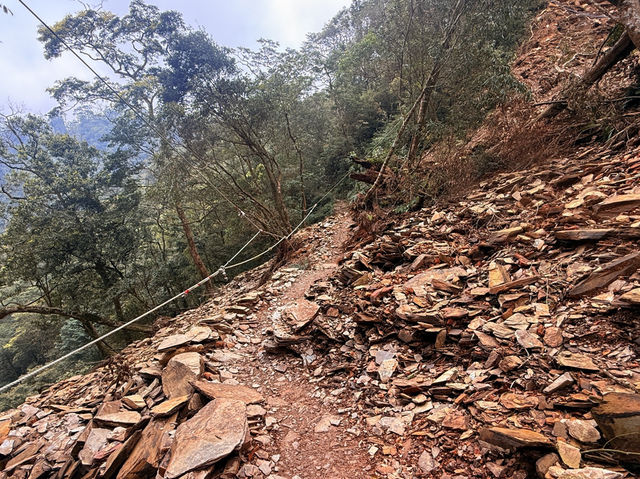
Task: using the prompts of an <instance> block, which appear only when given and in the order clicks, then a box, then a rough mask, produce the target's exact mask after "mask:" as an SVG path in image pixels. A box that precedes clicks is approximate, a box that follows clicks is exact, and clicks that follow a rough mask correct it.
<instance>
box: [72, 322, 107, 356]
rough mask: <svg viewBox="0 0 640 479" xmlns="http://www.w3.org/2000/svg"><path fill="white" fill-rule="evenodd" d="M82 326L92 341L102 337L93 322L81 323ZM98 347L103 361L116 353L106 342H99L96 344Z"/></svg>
mask: <svg viewBox="0 0 640 479" xmlns="http://www.w3.org/2000/svg"><path fill="white" fill-rule="evenodd" d="M80 324H82V329H84V331H85V332H86V333H87V335H88V336H89V337H90V338H91V339H92V340H94V339H98V338H99V337H100V335H99V334H98V331H97V330H96V328H95V327H94V325H93V323H92V322H91V321H80ZM96 347H97V348H98V351H100V355H101V356H102V358H103V359H106V358H108V357H109V356H111V355H112V354H113V353H114V352H115V350H114V349H113V348H112V347H111V346H109V345H108V344H107V342H106V341H104V340H102V341H98V342H97V343H96Z"/></svg>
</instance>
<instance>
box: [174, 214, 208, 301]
mask: <svg viewBox="0 0 640 479" xmlns="http://www.w3.org/2000/svg"><path fill="white" fill-rule="evenodd" d="M175 208H176V213H178V218H180V224H181V225H182V230H183V231H184V236H185V238H186V239H187V246H188V248H189V255H190V256H191V259H192V260H193V264H194V265H195V267H196V269H197V270H198V273H199V274H200V277H201V278H202V279H204V278H206V277H208V276H209V274H210V273H209V270H208V269H207V267H206V266H205V264H204V261H202V258H201V257H200V253H199V252H198V247H197V245H196V241H195V239H194V237H193V230H192V229H191V225H190V224H189V220H188V218H187V215H186V214H185V212H184V209H183V208H182V205H181V204H180V203H179V202H178V201H176V202H175ZM205 287H206V288H207V293H209V295H212V294H213V293H214V288H213V285H212V284H211V281H207V282H206V283H205Z"/></svg>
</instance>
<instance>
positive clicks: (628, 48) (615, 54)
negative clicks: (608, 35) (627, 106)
mask: <svg viewBox="0 0 640 479" xmlns="http://www.w3.org/2000/svg"><path fill="white" fill-rule="evenodd" d="M634 48H635V45H634V42H633V41H632V39H631V37H630V36H629V33H628V30H627V31H625V32H624V33H623V34H622V36H621V37H620V38H619V39H618V41H617V42H616V43H615V44H614V45H613V47H611V48H610V49H609V51H607V53H605V54H604V55H602V56H601V57H600V59H599V60H598V61H597V62H596V64H595V65H594V66H593V67H592V68H591V69H590V70H588V71H587V72H586V73H585V74H584V75H583V76H582V78H580V80H578V81H577V82H573V83H571V84H570V85H569V86H568V87H566V88H565V89H564V90H563V91H562V93H561V94H560V95H558V96H557V97H556V99H554V101H553V102H552V104H551V105H549V106H548V107H547V108H546V109H545V110H544V111H543V112H542V113H541V114H540V115H538V118H537V119H538V120H540V119H542V118H550V117H553V116H555V115H557V114H558V113H560V112H561V111H562V110H564V109H565V108H566V107H567V101H566V98H567V96H569V95H570V94H571V93H572V92H573V91H575V90H577V89H580V88H583V89H585V90H586V89H587V88H589V87H591V86H592V85H593V84H594V83H596V82H597V81H598V80H600V79H601V78H602V77H603V76H604V74H605V73H607V72H608V71H609V69H611V67H613V66H614V65H615V64H616V63H618V62H619V61H620V60H623V59H624V58H626V57H628V56H629V54H630V53H631V52H632V51H633V50H634Z"/></svg>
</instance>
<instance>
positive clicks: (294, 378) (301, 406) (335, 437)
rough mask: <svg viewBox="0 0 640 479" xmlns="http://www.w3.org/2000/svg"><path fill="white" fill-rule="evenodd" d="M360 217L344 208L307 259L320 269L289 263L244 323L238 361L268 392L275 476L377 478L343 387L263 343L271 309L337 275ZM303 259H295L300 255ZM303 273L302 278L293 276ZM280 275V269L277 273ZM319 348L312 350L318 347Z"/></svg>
mask: <svg viewBox="0 0 640 479" xmlns="http://www.w3.org/2000/svg"><path fill="white" fill-rule="evenodd" d="M351 226H352V221H351V219H350V217H349V215H348V213H346V212H344V211H343V212H340V213H338V214H337V215H336V216H334V217H333V218H332V220H331V221H327V222H325V223H323V224H321V225H319V226H317V227H316V228H315V229H314V232H313V233H311V234H312V235H314V236H320V240H318V238H317V237H315V238H313V240H314V241H313V243H315V244H316V245H317V244H318V243H320V244H319V245H318V246H316V247H315V248H314V249H313V250H312V251H306V252H305V253H304V254H303V255H302V257H301V258H300V259H299V261H300V262H301V263H304V264H309V265H313V266H312V268H313V269H299V270H297V271H294V270H292V268H286V269H285V270H286V271H285V273H286V280H284V283H283V284H280V285H278V281H276V283H275V285H274V286H275V288H277V289H278V291H276V292H275V294H274V297H273V298H272V300H271V301H269V303H268V304H265V305H264V306H263V307H262V308H261V309H260V310H258V311H257V312H256V314H255V318H254V319H253V321H252V322H250V323H247V324H245V325H242V328H243V329H245V331H244V334H246V340H247V341H246V342H245V343H243V344H241V345H240V346H239V347H238V348H237V349H234V352H236V351H237V352H240V353H241V354H242V355H243V356H244V357H245V358H246V360H245V361H241V362H239V363H236V364H235V365H234V366H235V367H236V368H237V370H238V371H237V373H236V374H234V377H235V378H236V379H237V380H238V381H240V382H243V383H245V384H251V385H254V386H258V385H259V390H260V391H261V392H262V394H263V395H264V396H265V398H266V402H267V404H266V406H265V407H266V409H267V414H266V421H265V422H266V426H267V429H268V431H269V436H268V437H262V438H259V441H262V442H263V443H264V447H263V448H262V449H263V450H264V451H267V452H268V454H269V456H270V457H269V459H272V460H273V458H274V456H275V458H277V459H278V461H277V471H276V470H274V471H273V474H274V476H273V477H278V476H282V477H285V478H301V479H315V478H335V479H342V478H344V479H347V478H349V479H357V478H369V477H375V476H374V474H373V473H372V472H371V471H372V470H373V466H372V464H371V458H370V456H369V454H368V453H367V451H366V449H365V447H366V446H365V445H363V442H362V438H361V431H359V430H358V429H357V428H355V427H352V423H353V422H354V421H353V419H355V418H352V417H351V416H350V414H351V410H348V409H347V408H341V407H340V402H341V400H340V398H339V396H340V395H341V391H340V390H339V389H337V390H335V391H332V393H330V394H326V393H325V392H324V390H323V389H321V388H319V387H317V386H316V385H315V384H314V383H317V382H318V379H317V378H315V377H314V375H313V371H312V369H313V365H312V366H311V367H307V366H305V365H304V364H303V361H302V359H301V358H300V357H297V356H295V355H293V354H291V353H279V354H269V353H266V352H265V351H263V350H262V348H261V346H260V344H259V343H260V342H262V340H263V339H265V337H266V333H267V330H268V329H269V328H270V327H271V315H272V314H273V313H274V311H276V310H277V309H278V308H281V307H282V306H284V305H286V304H289V303H291V302H292V301H295V300H298V299H301V298H304V293H305V292H306V291H307V289H308V288H309V287H310V286H311V285H312V284H314V283H315V282H317V281H323V280H326V279H327V278H329V277H330V276H331V275H332V274H333V273H334V272H335V270H336V268H337V267H338V261H339V260H340V258H341V257H342V255H343V249H342V245H343V244H344V243H345V242H346V240H347V239H349V237H350V234H351ZM294 262H295V261H294ZM292 275H295V279H293V280H292V279H290V278H291V276H292ZM277 277H278V276H277V275H276V278H277ZM310 353H312V352H310Z"/></svg>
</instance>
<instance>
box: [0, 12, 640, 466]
mask: <svg viewBox="0 0 640 479" xmlns="http://www.w3.org/2000/svg"><path fill="white" fill-rule="evenodd" d="M574 18H575V20H572V19H574ZM609 27H611V23H610V21H609V20H608V18H607V17H606V15H605V14H604V13H602V12H601V11H600V10H599V9H596V8H594V7H592V6H591V4H590V3H586V2H580V1H572V2H568V1H554V2H550V4H549V7H548V8H547V9H546V10H545V11H544V12H543V13H542V14H541V15H540V16H539V17H538V18H537V19H536V21H535V22H534V24H533V26H532V37H531V39H530V40H529V41H528V43H527V44H526V45H524V46H523V48H522V52H521V55H520V57H519V60H518V61H517V62H516V64H515V66H514V70H515V72H516V74H518V75H520V76H521V77H522V78H524V79H525V81H527V82H529V86H530V87H531V89H532V91H533V94H534V95H535V96H537V97H538V98H537V99H544V98H551V97H552V96H553V95H554V93H555V85H557V84H558V82H559V81H564V80H563V78H565V77H563V73H562V72H560V73H558V71H557V66H558V65H559V64H562V65H565V66H566V68H575V71H576V72H577V71H579V69H580V68H586V67H588V65H589V63H590V61H592V59H593V55H594V54H595V51H593V50H587V51H586V52H585V54H584V58H583V56H582V55H581V54H575V55H573V54H571V57H570V58H566V59H564V58H560V57H559V56H557V55H558V54H559V52H561V51H562V50H563V49H565V50H570V48H569V47H571V46H572V45H573V43H572V42H574V41H575V42H578V43H577V46H576V45H573V47H572V48H574V49H575V51H581V50H580V49H581V48H585V49H586V46H593V45H596V49H597V45H599V42H602V40H603V39H604V37H605V36H606V32H607V29H608V28H609ZM579 33H581V34H579ZM563 42H566V43H563ZM634 61H635V59H633V58H632V59H629V60H628V61H626V62H625V63H622V64H620V65H618V66H617V67H616V69H615V70H614V71H613V72H611V73H612V75H618V76H621V77H622V76H624V73H625V72H629V71H630V69H632V68H633V65H634ZM574 62H575V63H574ZM567 78H568V77H567ZM604 81H607V82H608V81H612V80H611V79H610V78H608V77H607V78H605V80H604ZM612 82H613V81H612ZM611 84H612V85H613V83H611ZM618 87H619V85H618ZM618 87H616V88H618ZM532 111H533V113H534V114H535V110H532ZM490 128H491V122H490V121H489V122H488V123H487V125H485V126H484V127H483V129H484V132H483V129H481V131H479V133H478V137H477V138H476V139H475V140H474V141H477V142H481V141H486V138H491V137H492V136H491V133H492V132H491V131H489V130H490ZM483 135H484V136H483ZM639 179H640V147H638V146H634V139H633V138H628V139H626V140H625V142H624V143H623V144H620V142H613V143H603V142H596V141H589V142H584V144H582V145H581V146H575V145H574V146H573V147H572V148H570V149H568V150H567V149H565V150H563V154H562V155H554V156H551V157H548V158H545V159H544V161H540V162H539V163H538V164H537V165H535V166H531V167H528V168H526V169H522V170H518V171H512V172H509V173H502V174H495V175H493V176H492V177H491V178H489V179H487V180H486V181H484V182H482V183H480V184H478V185H477V186H476V187H475V188H473V190H472V191H469V192H468V193H467V194H465V195H464V197H463V198H461V199H457V200H450V201H442V202H441V203H439V204H436V205H435V206H433V207H429V208H427V209H423V210H421V211H418V212H415V213H411V214H406V215H397V216H393V217H392V216H390V217H389V218H388V221H387V222H384V221H382V222H379V223H378V224H376V225H375V228H373V229H372V230H370V231H365V230H363V229H362V228H361V227H359V226H358V224H356V223H355V222H354V221H353V220H352V219H351V215H350V212H349V211H348V209H347V208H346V206H345V205H339V206H338V207H337V210H336V212H335V214H334V215H333V216H332V217H331V218H329V219H327V220H326V221H324V222H322V223H319V224H316V225H314V226H312V227H310V228H307V229H305V230H303V231H301V232H299V233H298V234H297V238H296V239H297V244H299V245H300V248H299V249H298V250H297V251H296V252H295V254H294V255H293V258H292V259H291V260H290V262H289V263H288V264H287V265H285V266H283V267H282V268H280V269H279V270H278V271H276V272H275V274H274V275H273V276H272V277H271V279H270V280H269V281H268V282H267V283H265V284H261V282H260V279H261V277H262V276H263V273H264V272H265V271H266V270H267V269H268V268H269V266H270V265H269V264H266V265H263V266H261V267H259V268H256V269H254V270H252V271H249V272H247V273H245V274H243V275H242V276H239V277H237V278H235V279H234V280H233V281H231V282H230V283H229V284H228V285H226V286H225V287H223V288H221V289H220V290H219V291H218V292H217V294H216V296H215V298H213V299H212V300H211V301H209V302H207V303H206V304H205V305H203V306H202V307H200V308H198V309H195V310H192V311H187V312H185V313H183V314H182V315H180V316H178V317H176V318H173V319H170V320H168V319H164V320H162V321H159V322H158V324H157V328H156V329H157V331H156V333H155V334H154V336H152V337H150V338H147V339H145V340H142V341H138V342H136V343H134V344H131V345H130V346H129V347H127V348H126V349H125V350H124V351H122V352H121V353H120V354H119V355H118V356H116V357H114V358H113V359H112V360H111V361H109V362H108V363H107V364H104V365H101V366H99V367H97V368H96V369H95V370H94V371H92V372H91V373H90V374H87V375H85V376H76V377H73V378H69V379H67V380H65V381H62V382H60V383H57V384H55V385H53V386H52V387H51V388H49V389H48V390H46V391H43V392H42V393H40V394H38V395H34V396H33V397H31V398H29V399H28V400H27V401H26V402H25V404H23V405H22V406H20V407H19V408H17V409H15V410H12V411H8V412H6V413H5V414H4V415H3V416H2V417H0V439H1V441H0V442H1V444H0V457H1V458H2V459H1V460H0V466H1V467H2V472H1V473H0V474H2V477H7V478H8V477H12V478H17V479H27V478H28V479H39V478H44V477H56V478H58V479H62V478H87V479H89V478H97V477H101V478H106V479H111V478H114V477H116V478H118V479H124V478H147V477H148V478H152V477H167V478H177V477H188V478H190V479H195V478H201V479H206V478H214V477H220V478H232V477H253V478H261V477H268V478H272V479H277V478H289V479H293V478H296V477H298V478H371V477H388V478H413V477H442V478H467V477H478V478H481V477H482V478H489V477H495V478H499V477H519V478H525V477H536V475H537V476H539V477H553V478H562V479H569V478H600V477H602V478H604V477H606V478H615V477H634V475H633V473H632V472H630V471H632V470H633V468H634V467H637V464H638V459H637V457H638V453H640V445H639V444H638V441H637V440H636V438H635V437H634V434H635V432H636V431H637V425H638V421H640V405H639V401H640V400H639V398H638V395H637V392H638V389H639V388H640V363H639V362H638V353H639V352H640V351H639V342H638V337H639V336H638V333H639V332H640V327H639V326H638V322H637V317H638V311H639V309H638V308H639V307H640V272H639V271H640V250H639V249H638V244H639V243H638V240H639V239H640V186H639V185H640V182H639V181H638V180H639ZM621 438H626V439H621ZM621 464H622V465H624V466H625V467H621Z"/></svg>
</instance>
